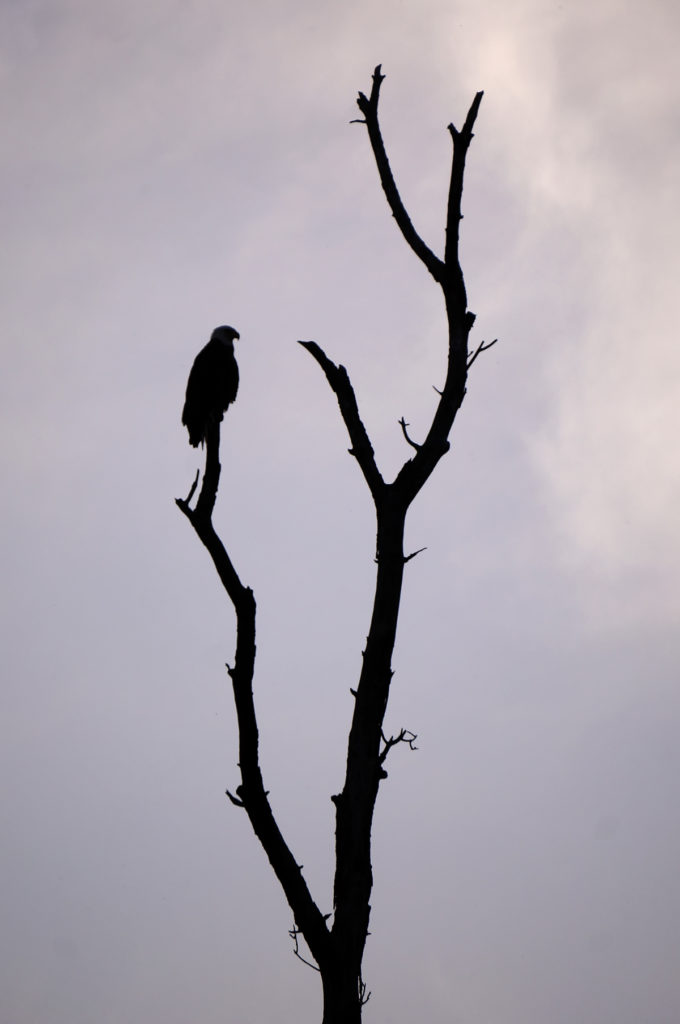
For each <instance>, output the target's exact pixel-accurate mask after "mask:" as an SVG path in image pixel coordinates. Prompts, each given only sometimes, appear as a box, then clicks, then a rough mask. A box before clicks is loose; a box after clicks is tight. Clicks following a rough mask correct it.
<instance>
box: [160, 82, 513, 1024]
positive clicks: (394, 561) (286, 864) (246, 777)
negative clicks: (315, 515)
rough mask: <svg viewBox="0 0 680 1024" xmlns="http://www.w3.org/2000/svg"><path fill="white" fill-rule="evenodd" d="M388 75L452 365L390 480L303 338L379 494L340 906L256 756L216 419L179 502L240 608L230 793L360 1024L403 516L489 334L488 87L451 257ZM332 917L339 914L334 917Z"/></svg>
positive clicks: (317, 352)
mask: <svg viewBox="0 0 680 1024" xmlns="http://www.w3.org/2000/svg"><path fill="white" fill-rule="evenodd" d="M383 79H384V76H383V74H382V73H381V67H380V65H378V67H376V69H375V71H374V73H373V85H372V88H371V92H370V95H369V96H366V95H364V93H359V96H358V99H357V103H358V106H359V109H360V111H361V114H362V115H363V116H362V118H361V119H360V123H362V124H365V125H366V128H367V130H368V137H369V139H370V143H371V147H372V149H373V155H374V156H375V160H376V164H377V167H378V173H379V175H380V181H381V183H382V187H383V190H384V192H385V196H386V198H387V202H388V204H389V206H390V209H391V211H392V213H393V215H394V218H395V220H396V222H397V224H398V226H399V228H400V230H401V233H402V235H403V237H404V239H405V240H406V242H407V243H408V245H409V246H410V247H411V248H412V249H413V251H414V252H415V254H416V255H417V256H418V258H419V259H420V260H421V262H422V263H423V264H424V265H425V267H426V268H427V270H428V271H429V272H430V274H431V275H432V277H433V278H434V280H435V281H436V282H437V284H438V285H439V286H440V288H441V289H442V293H443V296H444V303H445V306H446V314H447V319H448V364H447V372H446V380H445V382H444V386H443V388H442V390H441V392H440V398H439V401H438V403H437V409H436V411H435V414H434V417H433V419H432V423H431V425H430V428H429V431H428V433H427V436H426V438H425V440H424V441H422V443H416V442H415V441H414V440H412V438H411V437H410V436H409V434H408V430H407V427H408V424H407V423H406V422H405V421H404V420H403V419H402V420H401V427H402V431H403V434H404V437H405V439H406V441H407V442H408V444H409V445H410V447H411V448H412V450H413V455H412V457H411V458H410V459H408V460H407V461H406V462H405V463H404V465H403V466H402V467H401V469H400V470H399V472H398V473H397V475H396V477H395V479H394V480H393V481H392V482H391V483H387V482H386V481H385V480H384V479H383V477H382V474H381V472H380V470H379V468H378V466H377V464H376V460H375V455H374V452H373V447H372V445H371V442H370V439H369V437H368V434H367V432H366V428H365V427H364V424H363V422H362V420H361V417H360V415H359V409H358V407H357V401H356V397H355V394H354V390H353V388H352V384H351V383H350V379H349V376H348V374H347V371H346V369H345V368H344V366H341V365H336V364H335V363H334V362H332V361H331V360H330V359H329V358H328V356H327V355H326V354H325V352H324V351H323V350H322V349H321V347H320V346H319V345H318V344H317V343H316V342H314V341H301V342H300V345H302V346H303V347H304V348H305V349H307V351H308V352H309V353H310V355H311V356H313V358H314V359H315V360H316V361H317V363H318V364H319V366H320V367H321V369H322V370H323V372H324V374H325V375H326V379H327V381H328V383H329V385H330V387H331V388H332V390H333V392H334V393H335V396H336V398H337V401H338V405H339V407H340V413H341V415H342V418H343V420H344V422H345V426H346V428H347V432H348V434H349V437H350V442H351V448H350V452H351V454H352V455H353V456H354V457H355V459H356V461H357V463H358V465H359V468H360V469H361V472H362V473H363V476H364V479H365V481H366V484H367V486H368V488H369V490H370V492H371V495H372V497H373V501H374V503H375V511H376V518H377V544H376V562H377V576H376V584H375V598H374V603H373V612H372V616H371V622H370V628H369V631H368V637H367V641H366V648H365V650H364V652H363V663H362V668H361V673H360V676H359V681H358V683H357V686H356V690H355V691H353V693H354V697H355V705H354V714H353V717H352V724H351V728H350V732H349V741H348V748H347V770H346V775H345V783H344V786H343V789H342V792H341V793H338V794H337V795H335V796H333V797H331V799H332V800H333V803H334V804H335V812H336V830H335V880H334V893H333V914H332V915H324V914H323V913H322V912H321V910H320V909H319V907H318V906H317V904H316V903H315V901H314V899H313V898H312V896H311V894H310V891H309V889H308V887H307V883H306V882H305V879H304V877H303V874H302V868H301V866H300V865H299V864H298V863H297V861H296V859H295V857H294V856H293V854H292V852H291V850H290V847H289V846H288V844H287V843H286V841H285V839H284V837H283V835H282V834H281V830H280V829H279V826H278V824H277V822H276V819H275V818H274V814H273V812H272V809H271V806H270V803H269V800H268V795H267V790H266V789H265V786H264V782H263V779H262V773H261V770H260V764H259V758H258V728H257V719H256V715H255V706H254V702H253V673H254V668H255V598H254V596H253V592H252V590H251V589H250V588H249V587H247V586H245V585H244V584H243V583H242V582H241V579H240V578H239V575H238V573H237V571H236V569H235V568H234V565H233V563H232V560H231V558H230V556H229V554H228V553H227V550H226V548H225V546H224V544H223V542H222V540H221V539H220V538H219V537H218V535H217V533H216V532H215V528H214V526H213V523H212V512H213V508H214V505H215V499H216V496H217V488H218V484H219V478H220V464H219V440H220V425H219V422H216V423H213V424H211V425H210V426H209V428H208V430H207V437H206V467H205V473H204V476H203V482H202V486H201V490H200V494H199V497H198V500H197V503H196V505H195V507H193V508H192V507H191V504H190V503H191V500H192V498H193V495H194V493H195V491H196V489H197V485H198V474H197V477H196V480H195V481H194V485H193V487H192V489H191V492H190V494H189V496H188V497H187V498H186V499H184V500H182V499H177V504H178V506H179V507H180V509H181V510H182V512H183V513H184V514H185V516H186V517H187V518H188V520H189V522H190V523H191V524H192V526H193V527H194V529H195V531H196V533H197V534H198V536H199V537H200V539H201V541H202V542H203V544H204V545H205V547H206V548H207V549H208V552H209V553H210V555H211V557H212V560H213V562H214V564H215V568H216V570H217V573H218V575H219V577H220V579H221V581H222V583H223V585H224V588H225V590H226V591H227V594H228V595H229V598H230V599H231V601H232V603H233V605H234V609H235V612H236V621H237V629H236V654H235V657H234V664H233V667H231V668H229V669H228V671H229V675H230V677H231V681H232V685H233V691H234V701H235V704H236V714H237V718H238V730H239V767H240V772H241V783H240V785H239V786H238V787H237V789H236V793H235V794H231V793H229V794H228V795H229V797H230V799H231V800H232V802H233V803H234V804H236V805H238V806H239V807H242V808H244V810H245V812H246V814H247V815H248V818H249V819H250V823H251V825H252V827H253V829H254V831H255V834H256V835H257V837H258V839H259V840H260V842H261V844H262V846H263V847H264V850H265V852H266V854H267V856H268V858H269V861H270V863H271V865H272V868H273V869H274V872H275V873H276V876H277V878H278V880H279V882H280V883H281V886H282V888H283V891H284V893H285V895H286V899H287V900H288V903H289V904H290V907H291V910H292V912H293V916H294V922H295V924H294V928H293V931H292V932H291V934H292V936H293V938H294V941H295V949H296V952H297V951H298V946H297V937H298V934H301V935H302V936H303V937H304V939H305V941H306V943H307V946H308V947H309V950H310V952H311V955H312V957H313V958H314V960H315V961H316V966H317V967H318V970H319V971H320V974H321V982H322V985H323V1000H324V1002H323V1006H324V1010H323V1024H359V1022H360V1020H361V1009H362V1005H363V1004H364V1003H365V1002H366V1000H367V998H368V996H367V994H366V988H365V985H364V982H363V979H362V971H361V965H362V959H363V954H364V947H365V944H366V936H367V934H368V925H369V916H370V911H371V907H370V902H369V901H370V897H371V888H372V885H373V875H372V870H371V824H372V821H373V811H374V808H375V803H376V799H377V796H378V789H379V786H380V782H381V779H383V778H385V775H386V773H385V769H384V764H385V759H386V757H387V755H388V753H389V751H390V750H391V749H392V747H393V746H395V745H396V744H398V743H407V744H409V745H412V744H413V741H414V739H415V737H414V736H413V734H412V733H409V732H407V731H405V730H402V731H401V732H400V733H399V734H398V735H397V736H393V737H389V738H388V737H386V736H385V735H384V733H383V719H384V716H385V710H386V708H387V701H388V697H389V691H390V681H391V679H392V652H393V649H394V643H395V638H396V633H397V620H398V616H399V601H400V597H401V588H402V581H403V575H404V566H405V564H406V563H407V562H408V561H409V559H410V558H412V557H413V554H405V553H404V523H405V519H406V513H407V511H408V509H409V506H410V505H411V502H412V501H413V499H414V498H415V496H416V495H417V494H418V492H419V491H420V490H421V488H422V487H423V485H424V484H425V482H426V481H427V480H428V478H429V476H430V474H431V473H432V471H433V470H434V468H435V466H436V465H437V463H438V462H439V460H440V459H441V457H442V456H443V455H444V454H446V452H447V451H448V450H449V440H448V438H449V433H450V431H451V428H452V426H453V421H454V419H455V417H456V413H457V412H458V409H459V408H460V406H461V403H462V401H463V398H464V397H465V388H466V380H467V374H468V370H469V369H470V366H471V364H472V363H473V362H474V360H475V359H476V358H477V356H478V355H479V354H480V352H483V351H484V350H485V349H487V348H489V347H490V345H492V344H494V342H490V343H489V344H484V343H483V342H482V343H481V344H480V345H478V346H477V348H476V349H475V350H474V351H472V352H471V351H470V348H469V344H468V339H469V335H470V330H471V328H472V326H473V324H474V321H475V315H474V313H471V312H470V311H469V310H468V308H467V296H466V292H465V282H464V279H463V272H462V270H461V266H460V260H459V251H458V248H459V247H458V241H459V226H460V221H461V196H462V191H463V174H464V170H465V159H466V155H467V151H468V148H469V146H470V142H471V141H472V129H473V126H474V123H475V119H476V117H477V112H478V110H479V105H480V102H481V99H482V93H481V92H479V93H477V95H476V96H475V98H474V100H473V101H472V105H471V106H470V109H469V111H468V114H467V117H466V118H465V123H464V124H463V127H462V128H461V129H460V131H459V130H458V129H456V128H455V127H454V126H453V124H450V125H449V126H448V130H449V132H450V134H451V139H452V142H453V161H452V166H451V179H450V185H449V193H448V207H447V213H446V244H445V249H444V258H443V259H441V258H440V257H439V256H437V255H435V253H434V252H433V251H432V250H431V249H430V248H429V246H428V245H427V244H426V243H425V242H424V241H423V239H422V238H421V237H420V235H419V234H418V233H417V231H416V230H415V228H414V227H413V224H412V223H411V220H410V218H409V215H408V213H407V212H406V209H405V208H404V205H403V203H402V201H401V197H400V195H399V191H398V189H397V186H396V183H395V181H394V177H393V175H392V171H391V168H390V165H389V161H388V159H387V154H386V152H385V147H384V144H383V140H382V136H381V132H380V126H379V123H378V100H379V96H380V87H381V84H382V82H383ZM331 918H332V923H331Z"/></svg>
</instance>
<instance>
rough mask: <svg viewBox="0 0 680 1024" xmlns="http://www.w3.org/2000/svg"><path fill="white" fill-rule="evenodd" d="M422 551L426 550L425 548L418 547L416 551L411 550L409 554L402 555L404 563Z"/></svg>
mask: <svg viewBox="0 0 680 1024" xmlns="http://www.w3.org/2000/svg"><path fill="white" fill-rule="evenodd" d="M423 551H427V548H418V550H417V551H412V552H411V554H410V555H404V565H406V563H407V562H410V561H411V559H412V558H415V557H416V555H420V554H422V552H423Z"/></svg>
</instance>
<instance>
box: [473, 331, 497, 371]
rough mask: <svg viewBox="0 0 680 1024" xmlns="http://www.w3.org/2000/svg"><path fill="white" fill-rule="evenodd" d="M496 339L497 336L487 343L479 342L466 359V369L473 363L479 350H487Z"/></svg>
mask: <svg viewBox="0 0 680 1024" xmlns="http://www.w3.org/2000/svg"><path fill="white" fill-rule="evenodd" d="M497 341H498V338H494V339H493V341H490V342H489V343H488V345H487V344H486V343H485V342H481V344H479V345H478V346H477V348H476V349H475V351H474V353H473V354H472V355H471V356H470V358H469V359H468V361H467V369H468V370H469V369H470V367H471V366H472V364H473V363H474V361H475V359H476V358H477V356H478V355H479V354H480V352H487V351H488V350H489V349H490V348H491V347H492V346H493V345H495V344H496V342H497Z"/></svg>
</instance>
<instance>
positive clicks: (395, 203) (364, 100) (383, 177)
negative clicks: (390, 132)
mask: <svg viewBox="0 0 680 1024" xmlns="http://www.w3.org/2000/svg"><path fill="white" fill-rule="evenodd" d="M380 69H381V65H380V64H378V66H377V67H376V69H375V71H374V72H373V87H372V89H371V95H370V96H366V95H365V93H363V92H360V93H359V96H358V98H357V105H358V107H359V110H360V111H361V113H362V114H363V115H364V118H365V123H366V128H367V129H368V137H369V139H370V140H371V147H372V149H373V155H374V157H375V162H376V164H377V165H378V174H379V175H380V182H381V184H382V187H383V191H384V192H385V196H386V197H387V202H388V203H389V205H390V209H391V210H392V213H393V215H394V219H395V220H396V222H397V224H398V225H399V230H400V231H401V233H402V235H403V236H404V238H405V239H406V241H407V242H408V244H409V245H410V247H411V248H412V249H413V251H414V253H415V254H416V256H417V257H418V258H419V259H420V260H422V262H423V263H424V264H425V266H426V267H427V269H428V270H429V271H430V273H431V274H432V276H433V278H434V279H435V281H438V282H440V283H441V282H442V279H443V276H444V264H443V263H442V261H441V260H440V259H439V257H438V256H435V254H434V253H433V252H432V250H431V249H430V247H429V246H428V245H426V244H425V242H424V241H423V239H422V238H421V237H420V235H419V234H418V232H417V231H416V229H415V228H414V227H413V224H412V223H411V218H410V217H409V215H408V213H407V212H406V208H405V206H404V204H403V203H402V201H401V196H400V195H399V190H398V188H397V185H396V182H395V180H394V175H393V174H392V168H391V167H390V162H389V160H388V159H387V153H386V152H385V144H384V143H383V140H382V134H381V132H380V125H379V123H378V99H379V97H380V86H381V84H382V82H383V80H384V78H385V76H384V75H383V74H382V72H381V70H380Z"/></svg>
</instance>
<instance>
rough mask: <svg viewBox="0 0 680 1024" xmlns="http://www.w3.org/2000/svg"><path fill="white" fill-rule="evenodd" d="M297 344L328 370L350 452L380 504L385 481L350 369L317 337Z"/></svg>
mask: <svg viewBox="0 0 680 1024" xmlns="http://www.w3.org/2000/svg"><path fill="white" fill-rule="evenodd" d="M298 345H302V347H303V348H306V349H307V351H308V352H309V353H310V354H311V355H312V356H314V358H315V359H316V361H317V363H318V364H319V366H320V367H321V369H322V370H323V372H324V373H325V374H326V378H327V380H328V383H329V384H330V386H331V387H332V389H333V391H334V392H335V396H336V398H337V400H338V405H339V406H340V412H341V414H342V418H343V420H344V421H345V426H346V427H347V433H348V434H349V438H350V441H351V442H352V447H351V448H350V454H351V455H353V456H354V457H355V459H356V460H357V462H358V463H359V466H360V467H361V472H362V473H363V474H364V479H365V480H366V483H367V484H368V486H369V489H370V491H371V494H372V495H373V497H374V499H375V501H376V504H377V502H378V499H379V497H380V495H381V494H382V493H383V491H384V488H385V486H386V485H385V481H384V480H383V478H382V476H381V474H380V470H379V469H378V467H377V465H376V461H375V453H374V451H373V446H372V445H371V442H370V440H369V437H368V434H367V432H366V427H365V426H364V424H363V423H362V421H361V416H360V415H359V407H358V405H357V400H356V395H355V394H354V388H353V387H352V384H351V381H350V379H349V375H348V373H347V370H346V369H345V367H344V366H336V365H335V363H334V362H333V361H332V360H330V359H329V358H328V356H327V355H326V353H325V352H324V351H323V349H322V348H321V346H320V345H317V343H316V342H315V341H299V342H298Z"/></svg>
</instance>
